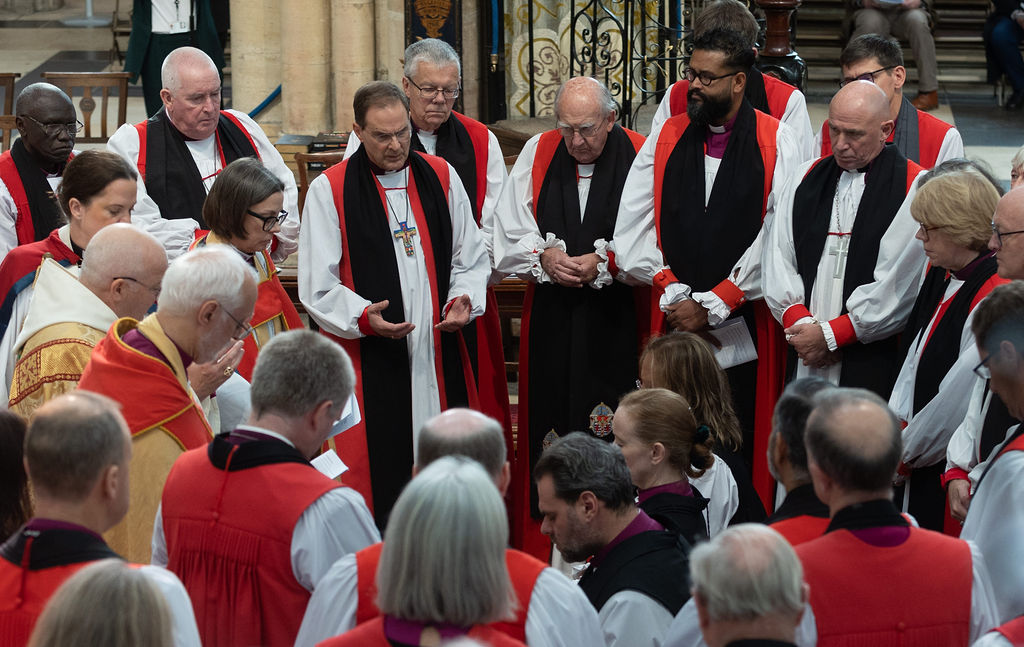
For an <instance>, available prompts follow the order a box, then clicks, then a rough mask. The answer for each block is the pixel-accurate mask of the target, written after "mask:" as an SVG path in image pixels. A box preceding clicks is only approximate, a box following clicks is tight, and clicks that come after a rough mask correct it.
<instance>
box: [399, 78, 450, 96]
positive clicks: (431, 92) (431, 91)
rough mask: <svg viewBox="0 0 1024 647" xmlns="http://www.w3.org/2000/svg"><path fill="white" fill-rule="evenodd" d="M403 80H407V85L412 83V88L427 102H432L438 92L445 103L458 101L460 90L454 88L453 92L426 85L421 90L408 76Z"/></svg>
mask: <svg viewBox="0 0 1024 647" xmlns="http://www.w3.org/2000/svg"><path fill="white" fill-rule="evenodd" d="M405 78H407V79H409V83H412V87H414V88H416V89H417V90H419V91H420V96H421V97H423V98H424V99H427V100H428V101H433V100H434V98H435V97H437V93H438V92H440V93H441V94H442V95H444V98H445V100H446V101H451V100H452V99H458V98H459V92H461V91H462V88H455V89H454V90H449V89H448V88H435V87H433V86H430V85H427V86H424V87H422V88H421V87H420V86H418V85H416V82H415V81H413V80H412V79H411V78H409V77H408V76H406V77H405Z"/></svg>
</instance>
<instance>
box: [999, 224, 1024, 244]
mask: <svg viewBox="0 0 1024 647" xmlns="http://www.w3.org/2000/svg"><path fill="white" fill-rule="evenodd" d="M1014 234H1024V229H1018V230H1017V231H999V228H998V227H996V223H995V221H993V222H992V235H993V236H995V237H996V242H997V243H998V244H999V246H1000V247H1002V246H1003V237H1004V236H1013V235H1014Z"/></svg>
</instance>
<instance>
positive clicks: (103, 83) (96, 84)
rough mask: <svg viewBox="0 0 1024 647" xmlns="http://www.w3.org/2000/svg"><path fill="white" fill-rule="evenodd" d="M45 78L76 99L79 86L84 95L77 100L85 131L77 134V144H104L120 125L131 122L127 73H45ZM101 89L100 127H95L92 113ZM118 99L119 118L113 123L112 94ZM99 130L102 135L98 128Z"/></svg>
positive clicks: (94, 110)
mask: <svg viewBox="0 0 1024 647" xmlns="http://www.w3.org/2000/svg"><path fill="white" fill-rule="evenodd" d="M42 76H43V79H45V80H46V81H48V82H50V83H52V84H54V85H56V86H57V87H58V88H60V89H61V90H63V91H64V92H66V93H67V95H68V96H69V97H71V98H72V101H73V100H74V97H75V94H78V93H79V92H76V90H79V89H80V94H81V96H82V98H81V99H80V100H79V102H78V110H79V113H80V114H81V120H82V123H83V124H85V131H84V132H82V133H79V135H78V136H77V137H75V142H76V143H82V144H105V143H106V142H107V138H108V137H110V136H111V135H112V134H114V130H117V128H118V126H120V125H121V124H123V123H126V122H127V121H128V79H129V77H131V75H130V74H129V73H128V72H95V73H93V72H43V75H42ZM96 88H99V90H100V97H101V100H100V114H99V128H98V129H97V128H96V127H94V126H93V118H92V117H93V113H95V112H96V99H95V98H93V91H94V90H95V89H96ZM111 94H115V95H116V98H117V119H116V121H115V122H114V123H113V124H111V123H110V118H109V113H110V110H109V104H110V96H111ZM97 130H99V134H96V131H97Z"/></svg>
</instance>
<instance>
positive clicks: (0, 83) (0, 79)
mask: <svg viewBox="0 0 1024 647" xmlns="http://www.w3.org/2000/svg"><path fill="white" fill-rule="evenodd" d="M19 76H21V75H20V74H18V73H17V72H0V88H3V89H4V111H3V112H0V115H13V114H14V80H15V79H17V78H18V77H19Z"/></svg>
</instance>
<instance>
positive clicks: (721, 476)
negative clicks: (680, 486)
mask: <svg viewBox="0 0 1024 647" xmlns="http://www.w3.org/2000/svg"><path fill="white" fill-rule="evenodd" d="M687 479H688V480H689V481H690V483H692V484H693V485H694V486H696V488H697V490H698V491H699V492H700V494H701V496H703V497H705V498H706V499H708V507H707V510H706V511H705V513H704V514H705V515H706V518H707V522H708V536H709V537H714V536H715V535H717V534H718V533H720V532H722V530H724V529H725V527H726V526H728V525H729V520H730V519H732V516H733V515H734V514H736V511H737V510H739V507H740V491H739V487H738V486H737V485H736V477H734V476H733V475H732V470H730V469H729V466H728V465H727V464H726V462H725V461H723V460H722V459H721V458H719V457H718V456H714V461H713V462H712V463H711V467H709V468H708V469H706V470H705V471H704V474H702V475H701V476H700V478H691V477H687Z"/></svg>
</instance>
